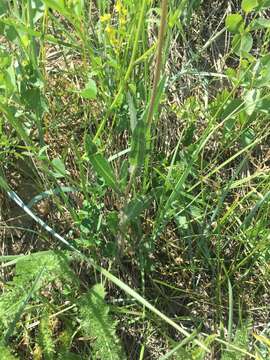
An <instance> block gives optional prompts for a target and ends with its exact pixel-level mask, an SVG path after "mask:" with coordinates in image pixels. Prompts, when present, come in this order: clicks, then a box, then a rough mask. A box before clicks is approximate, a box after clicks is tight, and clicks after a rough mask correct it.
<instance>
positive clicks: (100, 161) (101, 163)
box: [84, 135, 121, 194]
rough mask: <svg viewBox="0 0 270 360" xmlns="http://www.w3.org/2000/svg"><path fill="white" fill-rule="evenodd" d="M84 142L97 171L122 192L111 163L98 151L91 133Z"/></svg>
mask: <svg viewBox="0 0 270 360" xmlns="http://www.w3.org/2000/svg"><path fill="white" fill-rule="evenodd" d="M84 144H85V150H86V153H87V156H88V158H89V160H90V162H91V164H92V166H93V168H94V169H95V171H96V173H97V174H98V175H99V176H100V177H102V178H103V180H104V181H105V183H106V184H107V185H108V186H109V187H111V188H112V189H113V190H114V191H116V192H117V193H118V194H119V193H121V190H120V188H119V187H120V186H119V184H118V182H117V180H116V177H115V175H114V173H113V169H112V167H111V165H110V163H109V162H108V160H106V159H105V158H104V157H103V156H102V155H101V153H99V152H98V149H97V147H96V145H95V144H94V143H93V141H92V139H91V137H90V136H89V135H86V136H85V140H84Z"/></svg>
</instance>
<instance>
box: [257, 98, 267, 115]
mask: <svg viewBox="0 0 270 360" xmlns="http://www.w3.org/2000/svg"><path fill="white" fill-rule="evenodd" d="M257 111H259V112H262V113H264V114H269V113H270V97H265V98H263V99H261V100H259V101H258V104H257Z"/></svg>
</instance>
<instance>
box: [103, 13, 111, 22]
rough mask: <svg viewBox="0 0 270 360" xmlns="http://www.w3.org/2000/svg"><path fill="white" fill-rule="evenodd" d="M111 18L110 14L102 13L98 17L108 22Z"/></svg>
mask: <svg viewBox="0 0 270 360" xmlns="http://www.w3.org/2000/svg"><path fill="white" fill-rule="evenodd" d="M110 20H111V14H104V15H103V16H101V17H100V21H101V22H102V23H105V22H109V21H110Z"/></svg>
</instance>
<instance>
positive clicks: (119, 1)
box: [115, 0, 122, 13]
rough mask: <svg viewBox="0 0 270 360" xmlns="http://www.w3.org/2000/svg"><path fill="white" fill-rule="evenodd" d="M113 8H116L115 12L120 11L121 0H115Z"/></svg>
mask: <svg viewBox="0 0 270 360" xmlns="http://www.w3.org/2000/svg"><path fill="white" fill-rule="evenodd" d="M115 10H116V11H117V12H119V13H121V10H122V4H121V0H117V1H116V4H115Z"/></svg>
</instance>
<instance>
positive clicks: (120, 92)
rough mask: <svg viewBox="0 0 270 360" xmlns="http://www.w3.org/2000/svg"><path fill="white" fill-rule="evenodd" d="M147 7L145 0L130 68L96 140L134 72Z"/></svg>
mask: <svg viewBox="0 0 270 360" xmlns="http://www.w3.org/2000/svg"><path fill="white" fill-rule="evenodd" d="M145 8H146V0H143V2H142V6H141V13H140V18H139V23H138V29H137V32H136V35H135V39H134V45H133V49H132V54H131V59H130V63H129V66H128V69H127V71H126V74H125V77H124V79H123V81H122V82H121V84H120V87H119V89H118V92H117V94H116V96H115V98H114V100H113V102H112V103H111V105H110V107H109V109H108V110H107V112H106V114H105V116H104V118H103V120H102V122H101V124H100V126H99V128H98V130H97V132H96V135H95V137H94V141H96V140H97V139H98V138H99V136H100V134H101V132H102V131H103V129H104V126H105V124H106V122H107V120H108V118H109V116H110V114H111V112H112V110H113V109H114V108H115V106H116V105H117V103H118V101H119V99H120V97H121V94H122V93H123V91H124V88H125V86H126V84H127V82H128V80H129V78H130V75H131V73H132V70H133V68H134V65H135V63H136V55H137V51H138V46H139V38H140V34H141V32H142V28H143V21H144V14H145Z"/></svg>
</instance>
